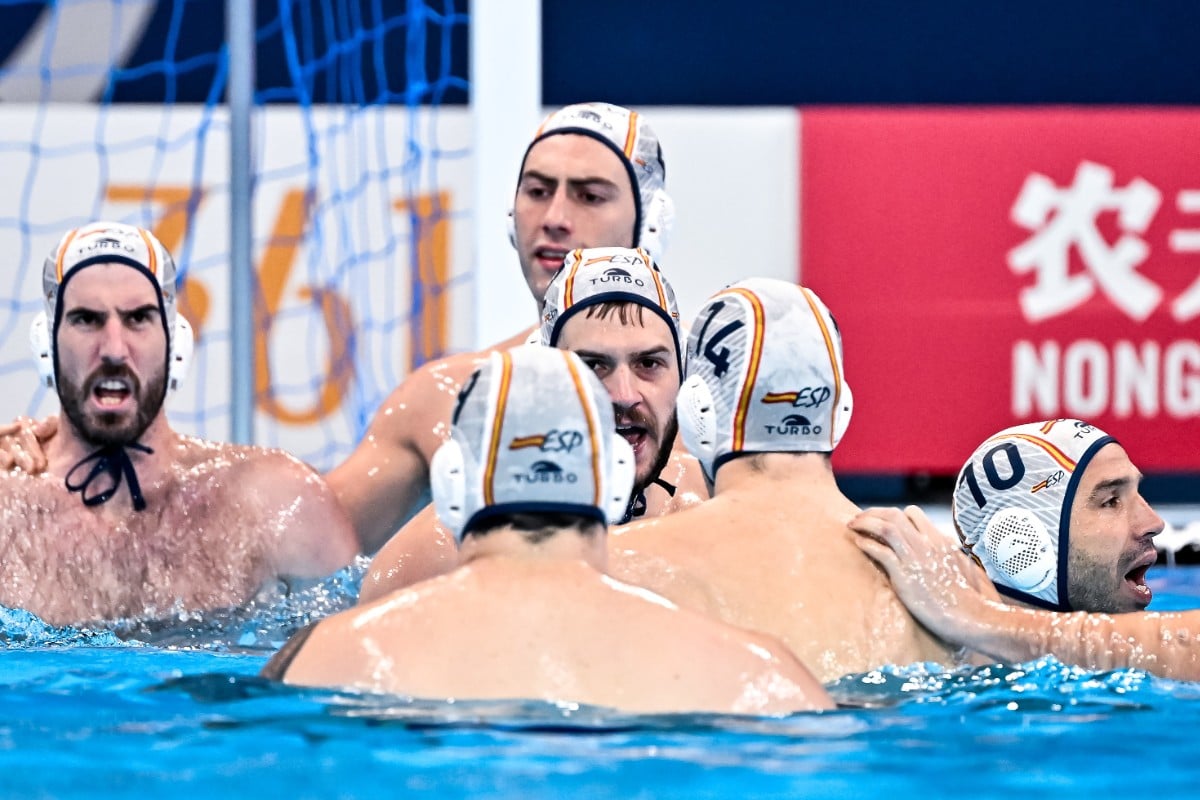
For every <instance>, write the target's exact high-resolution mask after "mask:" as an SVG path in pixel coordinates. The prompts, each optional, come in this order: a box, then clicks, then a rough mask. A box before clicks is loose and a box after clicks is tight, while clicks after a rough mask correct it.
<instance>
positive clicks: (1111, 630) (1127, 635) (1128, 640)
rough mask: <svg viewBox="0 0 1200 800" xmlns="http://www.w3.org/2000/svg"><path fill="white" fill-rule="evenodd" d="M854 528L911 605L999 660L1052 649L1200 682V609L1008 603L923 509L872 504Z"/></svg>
mask: <svg viewBox="0 0 1200 800" xmlns="http://www.w3.org/2000/svg"><path fill="white" fill-rule="evenodd" d="M850 527H851V528H852V529H853V530H854V531H855V532H856V533H857V534H858V537H857V539H856V541H857V543H858V545H859V547H860V548H862V550H863V551H864V552H865V553H866V554H867V555H869V556H870V557H871V558H872V559H874V560H875V561H876V563H878V564H879V565H880V566H881V567H883V569H884V570H886V571H887V573H888V577H889V578H891V581H892V585H893V586H894V587H895V589H896V593H897V594H898V595H899V596H900V599H901V600H903V601H904V604H905V605H906V606H908V609H909V610H910V611H911V612H912V613H913V614H914V615H915V616H916V617H917V618H918V619H920V620H921V622H922V623H923V624H924V625H925V626H926V627H928V628H929V629H930V630H932V631H933V632H934V633H935V634H937V635H938V636H941V637H942V638H943V639H946V640H947V641H951V642H954V643H955V644H959V645H964V646H966V647H969V648H971V649H972V650H975V651H978V652H980V653H983V654H984V655H986V656H989V657H991V658H993V659H998V660H1001V661H1010V662H1021V661H1028V660H1030V659H1034V658H1039V657H1041V656H1043V655H1053V656H1055V657H1056V658H1058V659H1059V660H1060V661H1063V662H1066V663H1070V664H1078V665H1080V666H1082V667H1085V668H1087V669H1096V670H1108V669H1121V668H1126V667H1132V668H1136V669H1144V670H1147V671H1149V672H1153V673H1155V674H1157V675H1162V676H1164V677H1169V678H1177V679H1181V680H1200V646H1198V643H1197V634H1198V633H1200V611H1187V612H1181V613H1162V614H1159V613H1147V612H1137V613H1131V614H1117V615H1108V614H1088V613H1084V612H1075V613H1069V614H1065V613H1056V612H1053V611H1042V610H1035V609H1029V608H1023V607H1018V606H1010V605H1007V604H1004V603H1002V602H998V601H996V600H995V599H992V598H989V597H988V596H987V595H986V594H985V593H984V592H982V591H981V590H980V588H979V586H978V585H977V584H976V577H975V574H974V573H975V571H976V568H975V565H974V563H973V562H971V561H970V559H969V558H968V557H967V556H966V555H965V554H964V553H962V551H961V550H960V549H958V548H956V547H955V546H954V544H953V542H951V541H950V540H949V539H948V538H947V537H946V536H944V535H943V534H942V533H941V532H940V531H938V530H937V528H936V527H935V526H934V525H933V523H931V522H930V521H929V519H928V518H927V517H926V516H925V515H924V513H923V512H921V510H920V509H918V508H915V507H909V508H908V509H906V510H905V511H903V512H901V511H900V510H899V509H870V510H868V511H866V512H863V513H862V514H859V515H858V516H857V517H855V519H854V520H853V521H852V522H851V523H850Z"/></svg>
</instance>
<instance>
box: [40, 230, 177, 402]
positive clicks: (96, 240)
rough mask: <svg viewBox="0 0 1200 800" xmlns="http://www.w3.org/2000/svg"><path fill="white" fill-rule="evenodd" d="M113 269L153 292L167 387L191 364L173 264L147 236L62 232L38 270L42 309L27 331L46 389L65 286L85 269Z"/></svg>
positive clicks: (53, 374)
mask: <svg viewBox="0 0 1200 800" xmlns="http://www.w3.org/2000/svg"><path fill="white" fill-rule="evenodd" d="M114 263H115V264H124V265H126V266H129V267H132V268H133V269H136V270H137V271H139V272H141V273H142V274H143V275H145V276H146V278H147V279H148V280H149V281H150V283H151V284H152V285H153V286H154V291H155V294H156V295H157V296H158V304H159V312H160V314H161V316H162V322H163V328H164V330H165V332H166V334H167V363H168V374H169V381H168V382H169V387H170V388H176V387H177V386H178V384H179V383H180V382H181V381H182V380H183V376H184V375H185V374H186V372H187V365H188V362H189V361H190V360H191V354H192V346H193V334H192V329H191V326H190V325H188V323H187V320H185V319H184V318H183V317H182V316H179V315H178V313H177V312H176V308H175V300H176V286H175V281H176V270H175V261H174V259H172V258H171V254H170V253H169V252H167V249H166V248H165V247H163V245H162V242H160V241H159V240H158V239H157V237H155V236H154V234H152V233H151V232H150V231H148V230H146V229H145V228H139V227H137V226H134V225H127V224H125V223H122V222H93V223H91V224H89V225H84V226H82V227H80V228H75V229H73V230H70V231H67V233H66V234H65V235H64V236H63V237H62V239H60V240H59V242H58V244H57V245H55V247H54V249H53V250H51V251H50V255H49V256H47V257H46V260H45V262H44V264H43V266H42V296H43V298H44V299H45V303H46V308H45V311H44V312H43V313H42V314H39V315H38V317H37V318H36V319H35V320H34V322H33V327H32V328H31V330H30V344H31V345H32V346H33V350H34V356H35V358H36V359H37V362H38V371H39V373H40V374H41V376H42V379H43V381H44V382H45V383H46V384H47V385H50V386H52V385H54V383H55V381H56V379H57V374H58V351H57V342H58V326H59V325H60V324H61V322H62V304H61V303H60V302H59V301H60V300H61V299H62V294H63V292H64V291H65V289H66V286H67V283H68V282H69V281H70V280H71V279H72V278H73V277H74V276H75V275H77V274H79V271H80V270H82V269H84V268H85V267H90V266H92V265H95V264H114Z"/></svg>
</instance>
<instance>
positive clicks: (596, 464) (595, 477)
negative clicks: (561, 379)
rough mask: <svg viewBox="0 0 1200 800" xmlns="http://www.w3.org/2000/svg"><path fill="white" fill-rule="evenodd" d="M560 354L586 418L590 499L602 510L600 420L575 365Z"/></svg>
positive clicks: (568, 356) (565, 354) (566, 355)
mask: <svg viewBox="0 0 1200 800" xmlns="http://www.w3.org/2000/svg"><path fill="white" fill-rule="evenodd" d="M561 352H562V357H563V361H565V362H566V363H567V371H568V372H570V373H571V382H572V383H573V384H575V394H576V395H577V396H578V397H579V405H580V406H581V407H582V408H583V414H584V416H585V417H587V424H588V441H589V442H590V443H591V447H592V497H593V498H594V500H593V502H594V503H595V504H596V505H597V506H599V507H600V508H603V507H604V502H603V495H602V494H601V493H600V441H599V429H600V420H598V419H596V417H595V412H594V410H593V408H592V404H591V403H589V402H588V395H587V390H586V389H585V388H584V385H583V378H582V376H581V375H580V374H579V371H578V370H577V369H576V368H575V363H574V362H573V361H572V360H571V357H570V355H569V354H568V353H567V351H566V350H563V351H561Z"/></svg>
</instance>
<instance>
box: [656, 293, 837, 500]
mask: <svg viewBox="0 0 1200 800" xmlns="http://www.w3.org/2000/svg"><path fill="white" fill-rule="evenodd" d="M687 365H688V370H687V373H688V375H687V380H685V381H684V382H683V386H682V387H681V388H680V390H679V397H678V399H677V401H676V408H677V412H678V417H679V431H680V433H681V434H682V436H683V442H684V444H685V445H687V448H688V450H689V451H690V452H691V454H692V455H694V456H695V457H696V458H697V459H699V461H700V464H701V466H703V467H704V471H705V473H706V474H707V475H708V476H709V478H710V479H712V478H714V477H715V476H716V471H717V468H718V467H720V466H721V464H722V463H724V462H725V461H727V460H728V459H730V458H733V457H734V456H737V455H739V454H743V453H780V452H784V453H805V452H817V453H828V452H831V451H832V450H833V449H834V448H835V447H837V444H838V441H840V440H841V438H842V434H843V433H845V431H846V426H847V425H848V424H849V422H850V412H851V408H852V400H851V395H850V387H849V386H847V385H846V379H845V374H844V370H843V367H842V337H841V334H840V333H839V332H838V329H837V323H836V322H834V320H833V316H832V315H831V314H830V313H829V309H828V308H826V307H825V304H824V303H822V302H821V300H820V298H818V297H817V296H816V294H814V293H813V292H812V291H810V290H809V289H806V288H804V287H802V286H797V285H796V284H794V283H789V282H787V281H781V280H775V279H771V278H750V279H748V280H744V281H740V282H739V283H735V284H733V285H732V286H730V287H729V288H727V289H724V290H722V291H720V292H717V293H716V294H715V295H713V296H712V298H711V299H709V301H708V302H707V303H705V304H704V306H703V307H702V308H701V309H700V313H699V314H697V316H696V319H695V321H694V322H693V323H692V326H691V334H690V335H689V336H688V345H687Z"/></svg>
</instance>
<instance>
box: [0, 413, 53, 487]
mask: <svg viewBox="0 0 1200 800" xmlns="http://www.w3.org/2000/svg"><path fill="white" fill-rule="evenodd" d="M57 432H58V417H54V416H50V417H46V418H44V419H40V420H35V419H33V418H31V417H17V418H16V419H15V420H13V421H12V422H9V423H7V424H5V425H0V469H4V470H14V469H19V470H22V471H24V472H28V473H31V474H35V475H36V474H39V473H42V472H45V471H46V466H47V463H48V462H47V459H46V451H45V445H46V443H47V442H48V441H50V439H52V438H53V437H54V435H55V434H56V433H57Z"/></svg>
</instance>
